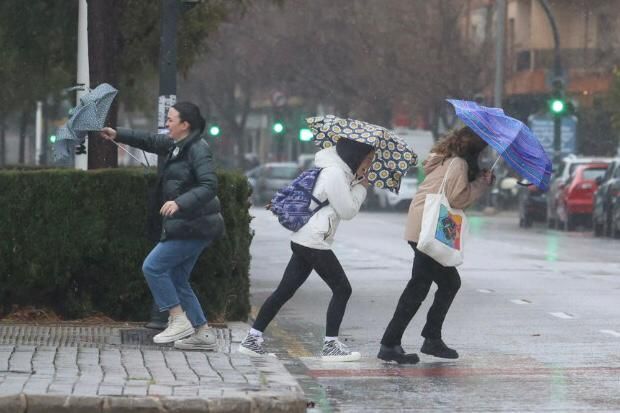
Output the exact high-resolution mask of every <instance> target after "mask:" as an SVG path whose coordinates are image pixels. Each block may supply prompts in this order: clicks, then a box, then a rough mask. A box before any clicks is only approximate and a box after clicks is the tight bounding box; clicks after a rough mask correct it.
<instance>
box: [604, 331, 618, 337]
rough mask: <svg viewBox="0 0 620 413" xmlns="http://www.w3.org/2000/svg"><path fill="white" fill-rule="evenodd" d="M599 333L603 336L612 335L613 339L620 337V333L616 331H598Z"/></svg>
mask: <svg viewBox="0 0 620 413" xmlns="http://www.w3.org/2000/svg"><path fill="white" fill-rule="evenodd" d="M600 331H601V333H603V334H609V335H612V336H614V337H620V333H618V332H617V331H614V330H600Z"/></svg>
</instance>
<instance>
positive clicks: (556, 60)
mask: <svg viewBox="0 0 620 413" xmlns="http://www.w3.org/2000/svg"><path fill="white" fill-rule="evenodd" d="M539 3H540V5H541V6H542V8H543V10H544V11H545V14H546V15H547V19H549V24H550V25H551V31H552V32H553V43H554V50H553V81H552V85H553V92H552V94H553V97H563V95H564V82H563V81H562V76H563V73H562V60H561V57H560V33H559V32H558V27H557V25H556V23H555V18H554V17H553V13H552V12H551V8H550V7H549V3H547V0H539ZM553 151H554V154H553V158H554V159H553V160H554V164H555V165H558V164H559V162H560V161H561V157H562V115H561V114H557V115H554V117H553Z"/></svg>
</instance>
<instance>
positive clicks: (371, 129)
mask: <svg viewBox="0 0 620 413" xmlns="http://www.w3.org/2000/svg"><path fill="white" fill-rule="evenodd" d="M306 122H307V123H308V126H309V127H310V129H311V130H312V133H313V135H314V141H315V144H316V145H318V146H320V147H321V148H323V149H325V148H329V147H331V146H333V145H335V144H336V142H338V140H340V139H342V138H345V139H351V140H354V141H357V142H361V143H365V144H368V145H372V146H374V147H375V157H374V159H373V161H372V166H371V167H370V172H369V173H368V182H370V184H371V185H373V186H375V187H377V188H385V189H388V190H390V191H392V192H395V193H398V190H399V189H400V182H401V179H402V177H403V176H404V175H405V174H406V173H407V171H408V170H409V168H410V167H412V166H415V165H416V163H417V159H418V157H417V155H416V154H415V153H414V152H413V151H412V150H411V149H410V148H409V147H408V146H407V145H406V144H405V142H404V141H403V140H402V139H401V138H399V137H398V136H397V135H396V134H394V133H393V132H391V131H389V130H387V129H385V128H383V127H381V126H377V125H373V124H370V123H367V122H363V121H359V120H355V119H344V118H339V117H337V116H333V115H327V116H317V117H313V118H308V119H306Z"/></svg>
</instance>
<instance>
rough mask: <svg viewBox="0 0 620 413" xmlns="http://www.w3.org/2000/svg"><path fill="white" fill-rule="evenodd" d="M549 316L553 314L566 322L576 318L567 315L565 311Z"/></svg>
mask: <svg viewBox="0 0 620 413" xmlns="http://www.w3.org/2000/svg"><path fill="white" fill-rule="evenodd" d="M549 314H551V315H552V316H554V317H557V318H563V319H565V320H569V319H571V318H575V316H574V315H572V314H568V313H565V312H563V311H560V312H557V313H549Z"/></svg>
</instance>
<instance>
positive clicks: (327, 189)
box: [291, 147, 366, 250]
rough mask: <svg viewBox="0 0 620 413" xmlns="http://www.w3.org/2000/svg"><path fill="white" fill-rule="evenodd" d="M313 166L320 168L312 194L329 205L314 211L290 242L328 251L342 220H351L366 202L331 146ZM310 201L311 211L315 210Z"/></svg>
mask: <svg viewBox="0 0 620 413" xmlns="http://www.w3.org/2000/svg"><path fill="white" fill-rule="evenodd" d="M314 164H315V166H317V167H319V168H323V169H322V170H321V173H320V174H319V177H318V179H317V182H316V184H315V186H314V191H312V195H314V197H315V198H317V199H318V200H319V201H321V202H323V201H325V200H326V199H327V200H329V204H328V205H326V206H324V207H323V208H321V209H320V210H319V211H318V212H316V213H315V214H314V215H313V216H312V218H310V220H309V221H308V223H306V225H304V226H303V227H301V229H299V231H297V232H294V233H293V235H292V236H291V241H293V242H294V243H296V244H300V245H303V246H305V247H309V248H316V249H321V250H327V249H330V248H331V246H332V243H333V242H334V235H335V234H336V230H337V229H338V224H339V223H340V220H341V219H345V220H349V219H352V218H353V217H354V216H356V215H357V213H358V212H359V210H360V207H361V206H362V203H363V202H364V200H365V199H366V188H364V186H363V185H361V184H359V183H357V182H356V180H355V175H354V173H353V172H352V171H351V168H349V166H348V165H347V164H346V163H345V162H344V161H343V160H342V159H341V158H340V156H338V153H336V148H335V147H331V148H327V149H323V150H321V151H319V152H317V154H316V156H315V157H314ZM316 207H317V204H316V203H315V202H314V201H312V202H311V204H310V208H311V209H313V208H316Z"/></svg>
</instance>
